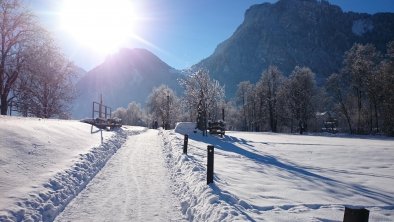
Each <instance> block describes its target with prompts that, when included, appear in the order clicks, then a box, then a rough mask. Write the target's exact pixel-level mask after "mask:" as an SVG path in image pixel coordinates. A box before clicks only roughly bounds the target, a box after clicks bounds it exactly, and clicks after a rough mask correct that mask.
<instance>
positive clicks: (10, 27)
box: [0, 0, 40, 115]
mask: <svg viewBox="0 0 394 222" xmlns="http://www.w3.org/2000/svg"><path fill="white" fill-rule="evenodd" d="M38 32H40V28H38V26H37V23H36V19H35V17H34V16H33V14H32V13H31V12H30V11H29V10H27V9H26V8H25V7H24V6H23V5H22V3H21V1H20V0H2V1H0V41H1V43H0V47H1V48H0V106H1V108H0V110H1V115H7V109H8V104H9V102H10V101H11V100H12V98H13V96H10V92H11V91H12V89H13V87H14V84H15V82H16V81H17V79H18V77H19V75H20V74H21V72H22V70H23V67H24V63H25V57H24V55H25V53H24V51H25V50H26V48H27V47H28V46H29V45H31V44H33V43H34V42H35V40H36V39H35V34H36V33H38Z"/></svg>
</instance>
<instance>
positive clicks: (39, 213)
mask: <svg viewBox="0 0 394 222" xmlns="http://www.w3.org/2000/svg"><path fill="white" fill-rule="evenodd" d="M0 122H1V124H0V153H1V155H0V178H1V179H0V221H8V220H11V221H18V220H22V219H23V220H29V219H31V220H44V221H50V220H53V218H54V217H55V216H56V215H57V214H58V213H59V212H60V211H61V210H62V209H63V208H64V206H65V205H67V203H68V202H69V201H70V200H71V199H72V198H74V197H75V196H76V195H77V194H78V193H79V192H80V191H81V190H82V189H83V188H84V187H85V186H86V184H87V183H88V182H89V181H90V180H91V179H92V178H93V177H94V175H95V174H96V173H97V172H98V171H99V170H100V169H101V168H102V167H103V166H104V165H105V162H106V161H107V160H108V159H109V158H110V157H111V156H112V154H113V153H115V152H116V150H117V149H118V148H119V147H120V146H121V144H122V143H123V142H124V141H125V138H126V137H127V134H126V133H125V131H124V130H122V129H120V130H118V131H117V132H106V131H104V132H102V133H103V143H102V144H101V135H100V133H98V132H96V133H91V131H90V130H91V127H90V125H87V124H85V123H81V122H78V121H67V120H48V119H36V118H21V117H5V116H0ZM142 130H143V129H142V128H135V129H134V131H131V132H130V133H138V132H140V131H142Z"/></svg>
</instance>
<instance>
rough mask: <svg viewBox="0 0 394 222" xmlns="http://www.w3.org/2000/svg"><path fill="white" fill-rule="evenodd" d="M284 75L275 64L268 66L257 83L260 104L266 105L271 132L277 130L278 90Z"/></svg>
mask: <svg viewBox="0 0 394 222" xmlns="http://www.w3.org/2000/svg"><path fill="white" fill-rule="evenodd" d="M284 80H285V77H284V76H283V74H282V72H280V71H279V69H278V67H276V66H269V67H268V69H267V70H265V71H264V72H263V74H262V76H261V79H260V81H259V82H258V83H257V86H256V87H257V88H258V89H257V91H258V92H261V93H260V96H259V97H260V98H261V105H262V106H265V107H267V110H268V114H269V120H270V121H269V125H270V128H271V131H272V132H277V124H278V91H279V88H280V87H281V85H282V84H283V82H284Z"/></svg>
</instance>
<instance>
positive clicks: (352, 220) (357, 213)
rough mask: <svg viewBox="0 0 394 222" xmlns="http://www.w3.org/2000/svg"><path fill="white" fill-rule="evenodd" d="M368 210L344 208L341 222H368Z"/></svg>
mask: <svg viewBox="0 0 394 222" xmlns="http://www.w3.org/2000/svg"><path fill="white" fill-rule="evenodd" d="M368 217H369V210H367V209H365V208H362V209H352V208H348V207H345V214H344V216H343V222H368Z"/></svg>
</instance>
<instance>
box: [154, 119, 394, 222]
mask: <svg viewBox="0 0 394 222" xmlns="http://www.w3.org/2000/svg"><path fill="white" fill-rule="evenodd" d="M187 125H188V124H185V125H183V124H180V126H181V127H180V130H179V129H176V130H175V132H172V131H162V132H161V134H162V136H163V152H164V153H165V154H166V157H167V165H168V168H169V169H170V172H171V178H172V180H173V181H174V184H175V188H176V193H178V196H179V199H181V200H182V211H183V213H184V214H185V216H186V218H187V219H189V220H191V221H220V220H227V221H233V220H249V221H275V222H277V221H342V219H343V215H344V208H345V206H349V207H365V208H367V209H368V210H370V216H369V218H370V221H392V218H393V216H394V189H393V185H394V177H393V173H392V172H393V170H394V165H393V162H394V140H393V139H392V138H387V137H386V138H382V137H367V138H347V137H338V136H336V137H327V136H310V135H306V136H305V135H289V134H276V133H253V132H228V133H226V136H225V137H224V138H220V137H217V136H212V135H208V136H207V137H203V136H202V135H201V134H200V133H190V132H192V131H191V128H190V127H187ZM178 132H180V133H182V134H184V133H188V134H189V146H188V155H183V154H182V147H183V135H181V134H179V133H178ZM208 144H212V145H214V146H215V164H214V165H215V174H214V182H215V183H214V184H212V185H209V186H207V185H206V162H207V159H206V156H207V145H208Z"/></svg>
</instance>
